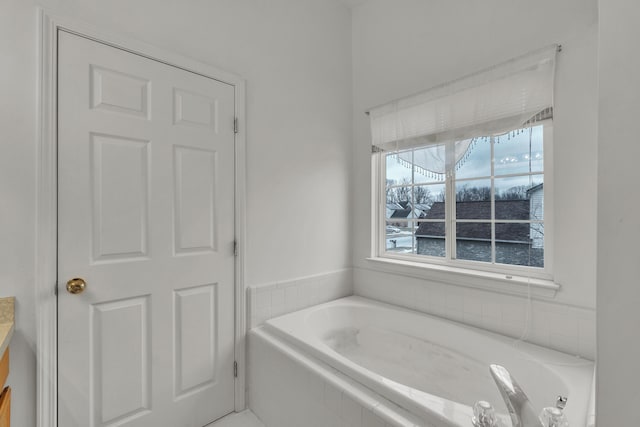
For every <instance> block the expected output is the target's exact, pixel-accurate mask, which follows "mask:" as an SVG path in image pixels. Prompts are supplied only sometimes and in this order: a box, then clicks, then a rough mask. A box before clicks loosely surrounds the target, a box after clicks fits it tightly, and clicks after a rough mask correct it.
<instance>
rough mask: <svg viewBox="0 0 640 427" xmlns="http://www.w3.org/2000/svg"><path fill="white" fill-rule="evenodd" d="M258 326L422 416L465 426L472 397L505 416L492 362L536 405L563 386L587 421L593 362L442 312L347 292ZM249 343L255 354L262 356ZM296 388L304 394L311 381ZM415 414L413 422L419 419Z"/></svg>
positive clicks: (428, 421)
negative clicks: (467, 323)
mask: <svg viewBox="0 0 640 427" xmlns="http://www.w3.org/2000/svg"><path fill="white" fill-rule="evenodd" d="M260 334H262V335H266V336H270V335H271V336H272V337H275V338H277V339H281V340H284V341H285V342H288V343H289V344H291V347H294V348H295V352H298V353H299V352H301V353H303V354H307V355H308V356H307V357H308V358H310V359H317V360H320V361H321V362H322V363H325V364H327V365H329V366H331V367H332V368H334V369H337V370H338V371H339V372H340V373H341V374H345V375H347V377H348V378H349V381H356V382H357V383H359V384H362V385H363V386H365V387H367V388H368V389H370V390H374V391H375V392H376V394H378V395H379V396H377V399H378V400H379V401H382V402H389V401H390V402H393V403H394V404H395V405H398V406H400V407H402V408H404V409H405V410H408V411H409V412H410V413H412V414H413V416H415V417H417V418H418V422H417V424H418V425H425V426H433V427H457V426H460V427H462V426H468V425H469V421H470V418H471V413H472V411H471V405H472V404H473V402H475V401H477V400H481V399H482V400H489V401H490V402H492V403H493V405H494V406H495V407H496V410H497V411H498V412H500V413H501V414H502V417H503V419H504V420H505V421H506V420H508V415H507V411H506V407H505V405H504V403H503V401H502V398H501V397H500V395H499V393H498V390H497V388H496V386H495V384H494V382H493V380H492V379H491V377H490V376H489V371H488V367H489V365H490V364H491V363H497V364H501V365H504V366H506V367H507V368H508V369H509V370H510V371H511V373H512V374H513V375H514V377H515V378H516V379H517V380H518V381H519V382H520V384H521V385H522V386H523V388H524V389H525V391H526V392H527V394H528V396H529V398H530V400H531V401H532V404H533V405H534V407H535V408H536V410H539V409H541V408H542V407H544V406H550V405H552V404H553V403H554V400H555V397H556V396H557V395H564V396H568V397H569V402H571V405H567V409H566V413H567V416H568V417H569V420H570V421H571V424H572V425H576V426H584V425H585V424H586V419H587V416H588V412H589V409H588V404H589V400H590V396H591V393H590V389H591V383H592V378H593V363H592V362H591V361H588V360H585V359H579V358H575V357H573V356H570V355H567V354H564V353H559V352H556V351H553V350H549V349H545V348H542V347H539V346H535V345H531V344H528V343H523V342H517V341H514V340H513V339H511V338H507V337H504V336H500V335H497V334H492V333H487V332H485V331H481V330H479V329H476V328H471V327H468V326H465V325H460V324H456V323H454V322H451V321H447V320H444V319H441V318H437V317H433V316H427V315H423V314H420V313H416V312H413V311H411V310H407V309H402V308H399V307H395V306H391V305H388V304H382V303H379V302H375V301H371V300H367V299H365V298H361V297H348V298H343V299H340V300H337V301H333V302H330V303H327V304H322V305H319V306H316V307H310V308H308V309H305V310H302V311H299V312H296V313H292V314H289V315H285V316H281V317H279V318H275V319H272V320H270V321H268V322H266V324H265V325H264V326H263V327H262V328H260ZM252 351H254V349H253V348H252V349H250V357H257V358H259V357H260V355H255V354H251V352H252ZM288 352H290V351H287V350H285V353H288ZM251 363H252V365H251V366H255V364H259V363H261V362H259V361H252V362H251ZM261 368H262V369H266V368H268V369H270V370H272V371H276V372H278V371H279V372H286V369H278V368H277V367H266V366H263V367H258V368H257V369H258V371H255V372H256V374H257V373H259V372H260V370H259V369H261ZM251 369H254V368H251ZM250 375H251V373H250ZM284 376H287V375H286V374H284ZM280 389H281V387H280V386H276V387H274V389H273V390H280ZM251 393H253V392H252V391H250V395H251ZM293 393H303V394H304V388H299V389H297V391H294V392H293ZM343 393H344V391H343ZM257 398H258V401H260V399H261V398H262V397H261V396H259V395H258V397H257ZM374 400H376V399H374ZM385 404H386V403H385ZM252 405H253V404H252ZM392 407H395V406H392ZM252 408H254V407H253V406H252ZM365 408H366V406H365ZM254 410H256V408H254ZM256 413H257V414H258V416H260V414H259V413H258V412H256ZM404 417H405V418H406V417H407V416H406V415H404ZM410 419H411V418H410ZM263 421H264V419H263ZM342 421H344V420H342ZM385 422H387V423H388V422H389V420H386V421H385ZM410 422H413V423H416V422H415V419H413V421H410ZM273 425H274V426H276V425H278V424H273ZM327 425H341V424H327ZM347 425H351V424H347ZM355 425H358V426H359V425H360V424H357V423H356V424H355ZM392 425H394V424H392ZM399 425H403V424H402V423H400V424H399ZM410 425H411V424H410ZM505 425H508V423H507V424H505ZM267 426H268V427H270V423H269V422H267Z"/></svg>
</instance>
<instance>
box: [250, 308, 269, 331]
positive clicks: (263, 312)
mask: <svg viewBox="0 0 640 427" xmlns="http://www.w3.org/2000/svg"><path fill="white" fill-rule="evenodd" d="M252 319H253V320H252V322H251V326H252V327H255V326H258V325H260V324H261V323H263V322H264V321H266V320H269V319H271V306H268V307H262V308H257V309H256V310H255V311H254V312H253V318H252Z"/></svg>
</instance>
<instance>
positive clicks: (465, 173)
mask: <svg viewBox="0 0 640 427" xmlns="http://www.w3.org/2000/svg"><path fill="white" fill-rule="evenodd" d="M455 148H456V158H457V159H459V160H458V162H457V163H456V177H457V178H479V177H485V176H490V175H491V140H490V139H489V138H474V139H473V140H465V141H459V142H456V144H455Z"/></svg>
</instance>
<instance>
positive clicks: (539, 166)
mask: <svg viewBox="0 0 640 427" xmlns="http://www.w3.org/2000/svg"><path fill="white" fill-rule="evenodd" d="M495 141H496V143H495V144H494V146H493V151H494V156H495V164H494V174H495V175H506V174H513V173H530V172H542V171H543V151H542V150H543V126H542V125H540V126H534V127H532V128H526V129H518V130H515V131H513V132H510V133H508V134H505V135H500V136H499V137H496V139H495Z"/></svg>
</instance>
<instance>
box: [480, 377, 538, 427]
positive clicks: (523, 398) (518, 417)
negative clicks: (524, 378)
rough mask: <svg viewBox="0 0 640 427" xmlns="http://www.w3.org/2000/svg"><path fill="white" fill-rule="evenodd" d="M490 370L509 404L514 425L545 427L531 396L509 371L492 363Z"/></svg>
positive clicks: (517, 426)
mask: <svg viewBox="0 0 640 427" xmlns="http://www.w3.org/2000/svg"><path fill="white" fill-rule="evenodd" d="M489 370H490V371H491V376H492V377H493V380H494V381H495V382H496V384H497V386H498V390H500V394H501V395H502V398H503V399H504V403H506V405H507V409H508V410H509V415H511V424H512V425H513V427H544V425H543V424H542V421H540V419H539V418H538V416H537V415H536V413H535V411H534V410H533V407H532V406H531V402H529V398H528V397H527V395H526V394H525V393H524V391H522V388H520V385H519V384H518V383H517V382H516V380H515V379H514V378H513V377H512V376H511V374H510V373H509V371H507V370H506V369H505V368H504V367H502V366H500V365H491V366H490V367H489Z"/></svg>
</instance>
